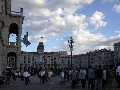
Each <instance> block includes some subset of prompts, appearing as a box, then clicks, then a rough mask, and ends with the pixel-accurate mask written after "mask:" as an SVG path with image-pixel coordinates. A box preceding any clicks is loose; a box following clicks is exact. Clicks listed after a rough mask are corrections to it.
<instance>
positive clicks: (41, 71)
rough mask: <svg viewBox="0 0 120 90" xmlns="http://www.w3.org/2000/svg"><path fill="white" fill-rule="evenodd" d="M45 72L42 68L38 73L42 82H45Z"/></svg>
mask: <svg viewBox="0 0 120 90" xmlns="http://www.w3.org/2000/svg"><path fill="white" fill-rule="evenodd" d="M44 74H45V72H44V71H43V70H42V69H41V70H40V71H39V73H38V77H39V78H40V84H42V83H43V76H44Z"/></svg>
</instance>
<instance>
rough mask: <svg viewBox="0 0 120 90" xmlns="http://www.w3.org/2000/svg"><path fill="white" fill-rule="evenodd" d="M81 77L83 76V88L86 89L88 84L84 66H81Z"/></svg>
mask: <svg viewBox="0 0 120 90" xmlns="http://www.w3.org/2000/svg"><path fill="white" fill-rule="evenodd" d="M80 78H81V84H82V89H84V88H85V85H86V70H85V68H84V67H82V68H81V72H80Z"/></svg>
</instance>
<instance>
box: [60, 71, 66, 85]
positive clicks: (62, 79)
mask: <svg viewBox="0 0 120 90" xmlns="http://www.w3.org/2000/svg"><path fill="white" fill-rule="evenodd" d="M60 78H61V83H64V82H65V73H64V70H62V71H61V72H60Z"/></svg>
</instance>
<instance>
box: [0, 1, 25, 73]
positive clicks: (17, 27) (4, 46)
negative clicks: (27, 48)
mask: <svg viewBox="0 0 120 90" xmlns="http://www.w3.org/2000/svg"><path fill="white" fill-rule="evenodd" d="M23 20H24V16H23V8H20V11H19V12H15V11H11V0H0V74H1V71H2V70H3V69H4V68H6V67H7V66H9V67H13V68H15V69H19V68H20V57H21V33H22V24H23ZM11 34H15V35H16V41H15V42H11V41H9V38H10V35H11Z"/></svg>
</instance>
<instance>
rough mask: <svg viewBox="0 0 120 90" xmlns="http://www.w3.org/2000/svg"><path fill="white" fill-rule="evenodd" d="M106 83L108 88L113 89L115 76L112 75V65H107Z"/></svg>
mask: <svg viewBox="0 0 120 90" xmlns="http://www.w3.org/2000/svg"><path fill="white" fill-rule="evenodd" d="M108 85H109V90H114V85H115V77H114V72H113V66H112V65H111V66H109V67H108Z"/></svg>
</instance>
